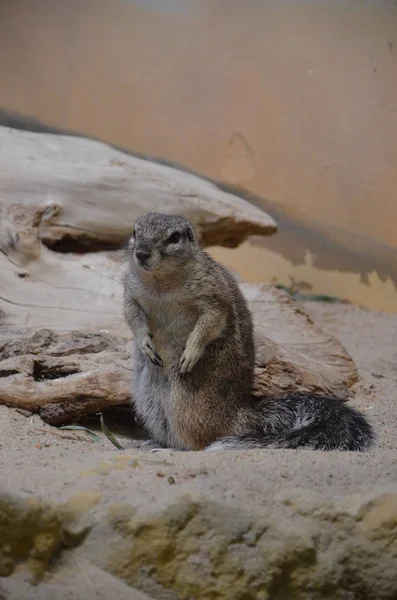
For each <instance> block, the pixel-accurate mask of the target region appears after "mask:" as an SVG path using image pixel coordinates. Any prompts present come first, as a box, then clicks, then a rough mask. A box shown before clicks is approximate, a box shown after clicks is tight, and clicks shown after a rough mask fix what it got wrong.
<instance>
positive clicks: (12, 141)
mask: <svg viewBox="0 0 397 600" xmlns="http://www.w3.org/2000/svg"><path fill="white" fill-rule="evenodd" d="M0 198H1V203H0V403H3V404H6V405H8V406H14V407H18V408H21V409H25V410H29V411H32V412H39V413H40V415H41V416H42V418H43V419H44V420H46V421H47V422H49V423H52V424H60V423H65V422H68V421H71V420H76V419H79V418H81V417H83V416H85V415H88V414H92V413H95V412H98V411H102V410H104V409H105V408H108V407H111V406H116V405H121V404H126V403H127V402H128V401H129V397H130V381H131V370H132V367H133V365H132V363H131V359H130V352H129V349H130V339H131V337H130V332H129V330H128V328H127V326H126V324H125V322H124V319H123V315H122V287H121V283H120V279H121V273H122V270H123V265H122V260H121V262H120V256H119V255H117V254H113V255H109V253H106V252H104V251H102V252H98V251H97V252H92V250H93V249H95V250H97V249H98V248H109V247H112V246H113V245H116V244H118V243H119V242H120V241H121V240H122V239H123V237H125V236H126V234H128V232H129V231H130V229H131V227H132V222H133V219H134V218H135V217H136V216H137V215H138V214H142V213H144V212H147V211H149V210H151V209H152V208H154V207H155V208H156V209H157V210H166V211H167V212H179V213H181V214H184V215H186V216H188V217H190V218H191V219H192V220H193V221H194V223H195V224H196V226H197V228H198V232H199V235H200V237H201V241H202V243H203V244H204V245H206V244H227V245H237V244H238V243H240V242H241V241H242V240H243V239H245V237H246V236H247V235H249V234H251V233H262V234H267V233H271V232H273V231H274V230H275V225H274V223H273V221H272V219H271V218H270V217H269V216H268V215H266V214H265V213H263V212H262V211H260V210H259V209H257V208H255V207H252V206H251V205H250V204H248V203H247V202H245V201H244V200H241V199H240V198H237V197H235V196H232V195H230V194H225V193H224V192H221V191H220V190H219V189H217V188H216V186H214V185H212V184H210V183H208V182H206V181H204V180H201V179H200V178H198V177H194V176H193V175H189V174H187V173H183V172H179V171H177V170H176V169H172V168H170V167H164V166H161V165H158V164H156V163H151V162H149V161H144V160H141V159H136V158H134V157H129V156H124V155H123V154H121V153H119V152H117V151H115V150H112V149H111V148H108V147H107V146H105V145H103V144H99V143H97V142H91V141H87V140H83V139H81V138H67V137H61V136H48V135H43V136H42V135H38V134H31V133H26V132H14V131H11V130H6V129H1V128H0ZM68 248H69V249H70V248H73V249H74V250H79V251H80V253H79V254H78V253H76V252H74V253H71V252H68V253H65V250H66V249H68ZM61 250H62V252H61ZM90 250H91V251H90ZM241 285H242V289H243V291H244V293H245V294H246V296H247V298H248V301H249V304H250V308H251V310H252V312H253V315H254V320H255V336H256V349H257V358H256V379H255V387H254V390H253V391H254V393H255V394H265V395H266V394H274V393H279V392H283V391H288V390H296V389H300V390H311V391H313V390H314V391H317V392H324V393H335V394H337V395H338V396H340V397H342V398H343V397H346V396H347V390H348V387H349V386H350V385H351V384H352V383H353V382H354V381H355V379H356V377H357V373H356V368H355V366H354V363H353V361H352V360H351V358H350V357H349V356H348V354H347V353H346V352H345V350H344V349H343V348H342V347H341V345H340V344H339V342H338V341H337V340H335V338H333V337H332V336H330V335H326V334H325V333H323V332H322V331H320V330H319V329H318V328H317V327H315V325H314V324H313V323H312V322H311V320H310V319H309V317H308V316H307V315H306V313H305V312H304V311H303V309H302V308H301V307H300V305H299V304H298V303H297V302H295V301H294V300H292V299H291V298H290V297H289V296H288V295H287V294H286V293H284V292H280V291H278V290H276V289H274V288H272V287H268V286H253V285H249V284H241Z"/></svg>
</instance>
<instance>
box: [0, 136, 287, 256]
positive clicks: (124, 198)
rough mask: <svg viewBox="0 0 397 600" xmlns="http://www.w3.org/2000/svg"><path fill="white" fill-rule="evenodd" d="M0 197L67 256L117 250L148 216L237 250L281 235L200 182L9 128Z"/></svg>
mask: <svg viewBox="0 0 397 600" xmlns="http://www.w3.org/2000/svg"><path fill="white" fill-rule="evenodd" d="M0 198H1V205H2V207H12V206H15V205H20V204H22V205H23V206H29V207H34V209H35V210H36V213H37V215H38V218H39V223H38V226H39V227H38V229H39V231H38V236H39V239H40V240H41V241H42V242H43V243H44V244H45V245H46V246H48V247H51V248H55V249H62V250H65V249H66V250H69V251H70V250H81V249H84V250H98V249H106V248H114V247H117V246H118V245H119V244H120V243H122V242H123V241H124V240H125V238H126V236H128V234H129V233H130V232H131V229H132V224H133V221H134V220H135V219H136V217H137V216H139V215H142V214H144V213H146V212H148V211H150V210H157V211H160V212H161V211H163V212H169V213H171V214H183V215H185V216H187V217H188V218H189V219H191V221H193V223H194V224H195V225H196V228H197V231H198V234H199V237H200V239H201V241H202V243H203V244H204V245H224V246H230V247H236V246H238V245H239V244H240V243H241V242H242V241H244V240H245V239H246V238H247V237H248V236H249V235H254V234H255V235H268V234H272V233H275V232H276V230H277V225H276V223H275V222H274V220H273V219H272V218H271V217H270V216H269V215H268V214H267V213H265V212H264V211H263V210H261V209H260V208H257V207H256V206H253V205H251V204H249V203H248V202H246V201H245V200H243V199H241V198H239V197H237V196H234V195H232V194H228V193H226V192H223V191H221V190H220V189H219V188H218V187H217V186H216V185H215V184H213V183H211V182H209V181H206V180H205V179H203V178H201V177H197V176H195V175H192V174H190V173H186V172H184V171H181V170H178V169H174V168H172V167H168V166H164V165H161V164H158V163H156V162H152V161H149V160H144V159H141V158H137V157H134V156H129V155H126V154H124V153H122V152H119V151H117V150H114V149H113V148H111V147H109V146H107V145H106V144H102V143H100V142H95V141H92V140H87V139H84V138H79V137H68V136H57V135H50V134H38V133H29V132H25V131H15V130H12V129H8V128H6V127H0ZM38 211H40V212H41V214H40V216H39V212H38Z"/></svg>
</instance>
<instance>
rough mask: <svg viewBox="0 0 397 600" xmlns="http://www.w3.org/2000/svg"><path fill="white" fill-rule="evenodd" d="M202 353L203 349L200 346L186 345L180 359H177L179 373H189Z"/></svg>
mask: <svg viewBox="0 0 397 600" xmlns="http://www.w3.org/2000/svg"><path fill="white" fill-rule="evenodd" d="M202 354H203V351H202V350H201V348H194V347H193V348H189V347H188V346H186V348H185V350H184V352H183V354H182V356H181V360H180V361H179V369H180V373H181V375H184V374H185V373H190V371H191V370H192V369H193V367H194V365H195V364H196V363H197V362H198V361H199V360H200V358H201V356H202Z"/></svg>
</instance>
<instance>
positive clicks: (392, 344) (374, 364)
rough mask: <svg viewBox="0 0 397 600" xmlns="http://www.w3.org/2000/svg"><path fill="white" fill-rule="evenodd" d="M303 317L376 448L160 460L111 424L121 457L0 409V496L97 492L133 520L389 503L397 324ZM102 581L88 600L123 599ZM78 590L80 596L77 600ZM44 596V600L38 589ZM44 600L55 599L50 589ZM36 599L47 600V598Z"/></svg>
mask: <svg viewBox="0 0 397 600" xmlns="http://www.w3.org/2000/svg"><path fill="white" fill-rule="evenodd" d="M305 308H306V310H307V311H308V312H309V314H310V315H311V316H312V317H313V319H314V320H315V322H316V323H317V324H318V325H319V326H320V327H322V328H323V329H324V330H325V331H328V332H330V333H332V334H334V335H335V336H336V337H337V338H339V340H340V341H341V342H342V343H343V345H344V346H345V347H346V349H347V350H348V351H349V352H350V353H351V355H352V356H353V358H354V360H355V361H356V364H357V366H358V368H359V375H360V379H359V381H358V383H357V384H356V385H355V386H354V388H353V398H352V400H351V403H352V404H353V405H354V406H356V407H358V408H360V409H361V410H362V411H364V412H365V413H366V414H367V415H368V418H369V419H370V421H371V423H372V424H373V426H374V428H375V431H376V433H377V436H378V442H377V444H376V446H375V447H374V448H373V449H372V450H371V451H369V452H367V453H362V454H361V453H360V454H359V453H358V454H355V453H343V452H330V453H324V452H313V451H308V450H297V451H295V450H256V451H246V452H235V451H222V452H214V453H205V452H197V453H194V452H176V451H171V450H163V451H161V452H159V453H155V454H153V453H149V451H148V450H143V449H141V450H139V449H136V448H135V447H134V444H135V443H134V441H133V440H132V439H131V438H130V437H129V436H130V435H133V432H134V430H133V429H131V430H128V423H127V424H126V427H116V425H115V424H114V423H111V427H112V429H113V431H114V432H115V433H117V435H118V438H119V440H120V441H121V443H122V444H123V445H124V447H125V449H124V450H122V451H120V450H117V449H116V448H115V447H114V446H112V445H111V444H110V442H109V441H108V440H107V439H106V438H103V437H102V438H101V441H100V442H99V443H95V442H93V441H91V439H90V438H89V437H88V436H87V435H86V434H84V433H77V432H71V431H69V432H66V431H60V430H58V429H55V428H51V427H49V426H47V425H45V424H43V423H42V422H41V420H40V419H39V418H38V417H37V416H31V415H28V416H27V415H25V414H21V413H19V412H18V411H16V410H12V409H8V408H6V407H0V430H1V439H0V487H1V488H2V489H3V490H7V491H9V492H11V493H15V494H17V495H19V496H20V497H22V498H32V497H40V498H43V499H45V500H46V501H49V502H54V503H59V502H64V501H66V500H68V499H69V498H70V497H71V496H72V495H73V494H75V493H76V492H98V493H99V494H100V506H101V507H102V508H103V509H104V508H105V507H106V506H107V505H109V504H111V503H112V502H115V501H117V502H132V503H133V505H134V507H135V508H136V509H137V510H138V512H139V511H148V510H153V511H155V510H158V509H159V508H160V507H162V506H166V505H168V504H170V503H172V502H174V501H176V500H177V499H178V498H179V497H180V496H181V495H184V494H186V493H188V494H191V495H192V496H193V497H195V496H200V497H202V496H205V498H206V499H207V500H210V501H211V500H213V501H215V502H217V503H219V504H221V505H223V506H227V507H236V506H244V508H245V509H248V510H249V511H253V512H259V513H263V511H264V510H266V509H267V508H271V509H272V510H273V511H274V510H275V508H274V507H275V505H277V503H278V502H279V503H280V505H281V503H282V500H283V498H285V497H287V496H288V495H289V494H291V493H292V491H293V490H295V492H296V493H300V494H304V495H305V496H306V497H312V498H316V499H317V500H316V501H317V502H318V501H322V499H323V500H324V502H327V501H329V500H330V499H333V500H338V499H339V498H340V499H342V498H345V497H346V496H350V495H354V494H362V495H364V496H368V497H370V496H371V495H373V494H374V493H376V494H382V493H384V492H385V493H387V492H393V493H395V492H396V491H397V449H396V439H397V411H396V406H397V315H391V314H382V313H378V312H373V311H368V310H363V309H361V308H358V307H356V306H351V305H348V304H322V303H314V302H313V303H312V302H308V303H305ZM280 514H282V513H280ZM90 568H91V567H90ZM101 573H102V572H101ZM109 577H110V576H108V575H105V574H103V578H104V579H103V581H102V580H101V578H100V577H99V579H98V577H94V578H92V581H91V584H90V585H88V584H87V585H88V588H87V589H89V590H90V592H92V593H93V592H94V590H95V589H96V587H95V586H98V589H101V590H102V591H103V590H106V589H108V588H107V587H106V586H107V585H109V586H110V587H109V590H111V589H113V588H112V586H113V585H116V587H117V586H118V587H117V590H118V591H117V592H116V591H114V593H113V592H112V593H110V592H109V594H108V596H107V597H112V598H113V597H114V598H124V597H127V596H124V595H123V594H124V593H125V592H126V590H125V589H124V587H125V586H124V584H121V583H120V582H117V584H116V583H115V581H113V579H112V582H113V583H109V581H110V580H109ZM106 578H107V579H106ZM105 579H106V581H107V583H106V582H105ZM85 581H86V582H87V578H85ZM93 582H94V583H93ZM119 584H120V585H119ZM7 585H8V586H10V585H11V584H10V582H8V583H7ZM12 585H13V584H12ZM12 585H11V587H12ZM15 585H17V584H15ZM18 585H22V584H18ZM60 585H61V584H60ZM82 585H83V584H82ZM84 585H86V584H84ZM84 585H83V587H81V585H79V586H78V587H79V590H80V591H79V593H80V594H82V593H83V592H82V590H83V588H84ZM123 586H124V587H123ZM122 587H123V590H124V591H123V590H122V589H121V588H122ZM13 589H14V588H13ZM42 589H43V594H44V592H45V587H43V588H42ZM62 589H63V588H62ZM65 589H66V588H65ZM114 589H116V588H114ZM60 590H61V588H59V590H58V591H59V596H57V597H60V598H61V597H62V598H74V597H76V598H77V597H85V596H84V595H83V596H79V595H75V596H74V595H73V593H72V591H71V589H69V588H68V590H69V591H68V592H67V593H68V594H69V596H68V595H67V593H66V591H65V590H64V592H61V591H60ZM25 591H26V590H25ZM23 593H24V592H23V591H21V589H19V591H18V590H16V591H15V589H14V591H8V594H9V595H8V596H7V593H6V597H9V598H15V599H16V598H20V599H22V598H24V597H25V596H24V595H23ZM26 593H28V595H27V596H26V597H29V598H30V597H36V596H33V595H29V593H30V594H33V592H29V591H28V592H26ZM76 593H77V592H76ZM48 594H49V596H48V597H55V596H54V595H53V593H52V591H51V588H50V592H48ZM0 597H1V594H0ZM37 597H38V598H41V597H43V598H44V597H45V598H47V596H45V594H44V595H42V596H37ZM92 597H98V598H99V597H102V596H100V595H97V596H95V595H93V596H92ZM103 597H105V596H103ZM128 597H133V596H128ZM136 597H137V598H138V597H141V596H139V595H137V596H136Z"/></svg>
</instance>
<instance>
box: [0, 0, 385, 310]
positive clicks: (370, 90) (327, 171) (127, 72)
mask: <svg viewBox="0 0 397 600" xmlns="http://www.w3.org/2000/svg"><path fill="white" fill-rule="evenodd" d="M0 73H1V85H0V107H1V108H4V109H9V110H14V111H19V112H21V113H24V114H28V115H35V116H37V117H38V118H40V119H41V120H43V121H44V122H45V123H48V124H52V125H56V126H60V127H63V128H68V129H72V130H75V131H80V132H84V133H85V134H88V135H93V136H95V137H99V138H102V139H104V140H106V141H109V142H112V143H115V144H118V145H121V146H125V147H126V148H128V149H130V150H132V151H136V152H140V153H147V154H151V155H156V156H161V157H164V158H167V159H169V160H172V161H175V162H178V163H180V164H182V165H185V166H188V167H190V168H193V169H194V170H196V171H199V172H201V173H204V174H206V175H209V176H211V177H213V178H216V179H222V180H224V181H227V182H231V183H235V184H238V185H241V186H243V187H245V188H246V189H248V190H250V191H251V192H254V193H255V194H258V195H260V196H262V197H264V198H268V199H269V201H268V202H265V203H264V206H265V207H266V208H267V209H268V210H269V211H270V212H271V213H272V214H274V215H275V217H276V218H278V219H279V221H280V233H279V234H278V235H276V236H275V237H273V238H271V239H269V240H265V241H264V242H263V241H254V244H253V243H247V244H246V245H245V246H244V247H243V248H241V249H239V250H237V251H227V250H223V249H216V250H215V251H214V253H215V254H216V256H218V257H221V258H222V260H224V261H225V262H227V263H228V264H229V265H231V266H237V267H238V268H239V269H240V270H241V272H242V273H243V275H245V276H246V277H248V278H251V279H254V280H258V279H259V280H260V279H267V280H268V279H270V278H272V277H273V278H276V279H277V280H278V281H281V282H283V283H289V278H290V277H293V278H294V279H296V280H303V281H304V282H305V283H306V284H307V286H306V287H310V286H312V287H313V290H315V291H319V292H324V293H331V294H336V295H341V296H345V297H348V298H350V299H351V300H353V301H355V302H359V303H360V304H363V305H366V306H370V307H374V308H379V309H385V310H395V311H397V258H396V256H397V3H396V2H394V1H391V0H390V1H384V2H382V1H381V0H372V1H371V0H367V1H366V0H346V1H342V0H333V2H327V1H325V0H311V1H309V0H283V1H282V2H278V1H277V0H262V1H259V0H244V1H243V0H124V1H122V0H68V1H67V2H66V1H65V0H34V2H32V0H13V1H11V0H3V1H2V2H1V1H0Z"/></svg>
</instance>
